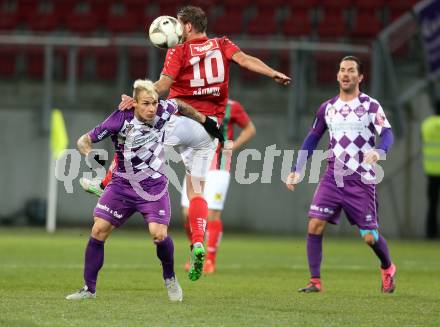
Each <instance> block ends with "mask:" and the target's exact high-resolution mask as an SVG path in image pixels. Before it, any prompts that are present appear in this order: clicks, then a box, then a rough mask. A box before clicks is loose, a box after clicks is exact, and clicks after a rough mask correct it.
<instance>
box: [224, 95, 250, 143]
mask: <svg viewBox="0 0 440 327" xmlns="http://www.w3.org/2000/svg"><path fill="white" fill-rule="evenodd" d="M248 123H249V116H248V114H247V113H246V111H244V108H243V106H242V105H241V104H240V103H239V102H237V101H234V100H228V102H227V105H226V110H225V117H224V118H223V136H224V138H225V140H233V139H234V125H235V124H236V125H238V126H239V127H240V128H241V129H243V128H245V127H246V125H247V124H248Z"/></svg>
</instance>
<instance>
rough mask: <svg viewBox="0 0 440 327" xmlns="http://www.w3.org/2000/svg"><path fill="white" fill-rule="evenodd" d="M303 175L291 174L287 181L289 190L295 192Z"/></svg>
mask: <svg viewBox="0 0 440 327" xmlns="http://www.w3.org/2000/svg"><path fill="white" fill-rule="evenodd" d="M300 177H301V175H300V174H299V173H297V172H294V173H290V174H289V176H287V179H286V186H287V188H288V189H289V190H291V191H294V190H295V187H296V184H298V182H299V179H300Z"/></svg>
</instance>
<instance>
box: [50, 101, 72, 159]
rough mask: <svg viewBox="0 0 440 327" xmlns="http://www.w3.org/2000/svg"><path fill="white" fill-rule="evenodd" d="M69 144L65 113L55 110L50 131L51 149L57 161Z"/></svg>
mask: <svg viewBox="0 0 440 327" xmlns="http://www.w3.org/2000/svg"><path fill="white" fill-rule="evenodd" d="M68 143H69V139H68V138H67V132H66V126H65V124H64V118H63V113H62V112H61V110H59V109H53V110H52V117H51V129H50V147H51V151H52V155H53V157H54V158H55V159H58V158H59V157H60V156H61V154H62V153H63V151H64V150H66V147H67V144H68Z"/></svg>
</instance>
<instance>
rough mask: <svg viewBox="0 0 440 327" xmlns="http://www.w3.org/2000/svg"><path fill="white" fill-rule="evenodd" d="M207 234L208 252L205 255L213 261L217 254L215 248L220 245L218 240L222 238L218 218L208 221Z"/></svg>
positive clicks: (221, 226)
mask: <svg viewBox="0 0 440 327" xmlns="http://www.w3.org/2000/svg"><path fill="white" fill-rule="evenodd" d="M206 234H207V241H206V244H207V247H208V254H207V256H206V259H207V260H211V261H212V262H213V263H215V257H216V255H217V248H218V247H219V245H220V241H221V240H222V235H223V223H222V221H221V220H220V219H216V220H210V221H208V230H207V232H206Z"/></svg>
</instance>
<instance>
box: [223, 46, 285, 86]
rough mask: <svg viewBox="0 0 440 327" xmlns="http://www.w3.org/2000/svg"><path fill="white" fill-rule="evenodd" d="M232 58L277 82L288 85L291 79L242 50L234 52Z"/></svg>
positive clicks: (242, 65) (244, 66)
mask: <svg viewBox="0 0 440 327" xmlns="http://www.w3.org/2000/svg"><path fill="white" fill-rule="evenodd" d="M232 60H233V61H234V62H236V63H237V64H238V65H240V66H241V67H243V68H246V69H248V70H251V71H253V72H255V73H258V74H261V75H265V76H267V77H270V78H272V79H273V80H274V81H275V82H277V83H278V84H282V85H288V84H289V83H290V81H291V78H290V77H288V76H287V75H284V74H283V73H280V72H279V71H276V70H275V69H272V68H270V67H269V66H268V65H266V64H265V63H264V62H263V61H262V60H260V59H258V58H256V57H253V56H250V55H248V54H246V53H244V52H243V51H239V52H236V53H234V54H233V55H232Z"/></svg>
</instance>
